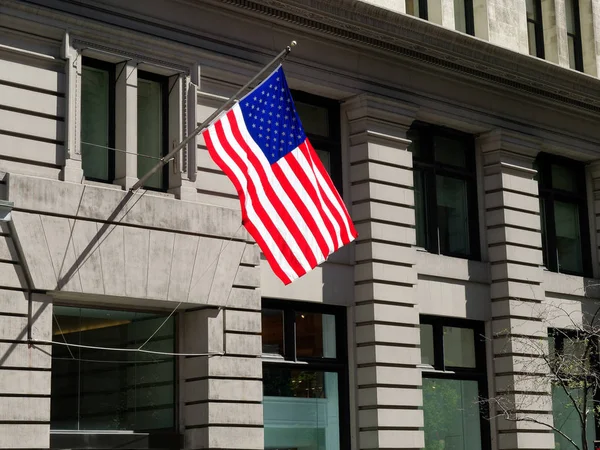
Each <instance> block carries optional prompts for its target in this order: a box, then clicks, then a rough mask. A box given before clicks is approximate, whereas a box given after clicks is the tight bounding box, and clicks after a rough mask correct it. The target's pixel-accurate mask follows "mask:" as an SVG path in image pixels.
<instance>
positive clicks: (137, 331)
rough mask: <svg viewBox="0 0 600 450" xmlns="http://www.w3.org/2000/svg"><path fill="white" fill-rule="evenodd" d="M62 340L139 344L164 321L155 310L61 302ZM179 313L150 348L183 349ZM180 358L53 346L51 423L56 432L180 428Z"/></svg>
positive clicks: (56, 334) (56, 330)
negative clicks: (177, 342)
mask: <svg viewBox="0 0 600 450" xmlns="http://www.w3.org/2000/svg"><path fill="white" fill-rule="evenodd" d="M54 314H55V316H56V320H55V321H54V322H53V327H52V339H53V341H56V342H68V343H71V344H79V345H89V346H97V347H109V348H137V347H139V346H140V345H141V344H142V343H144V342H145V341H146V339H148V338H149V337H150V336H151V335H152V333H154V331H155V330H156V329H157V328H158V327H159V325H160V324H161V323H162V322H163V321H164V317H163V316H157V315H155V314H147V313H138V312H127V311H111V310H100V309H87V308H71V307H61V306H55V307H54ZM174 334H175V326H174V319H173V318H171V319H169V320H168V321H167V323H166V324H165V325H164V326H163V327H162V328H161V329H160V330H159V332H158V333H157V334H156V335H155V336H154V337H153V338H152V340H151V341H150V342H148V343H147V344H146V345H145V347H144V348H146V349H148V350H155V351H161V352H174V351H175V340H174ZM174 376H175V362H174V359H173V358H172V357H163V356H160V357H159V356H157V355H152V354H143V353H125V352H114V351H106V350H93V349H87V348H75V347H65V346H61V345H53V346H52V390H51V391H52V398H51V422H50V425H51V428H52V429H55V430H111V431H116V430H157V429H172V428H173V426H174V417H175V408H174V401H175V377H174Z"/></svg>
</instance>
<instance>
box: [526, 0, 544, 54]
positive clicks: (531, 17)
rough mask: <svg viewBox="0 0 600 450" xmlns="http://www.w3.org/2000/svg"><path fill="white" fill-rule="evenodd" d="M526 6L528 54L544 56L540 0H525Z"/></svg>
mask: <svg viewBox="0 0 600 450" xmlns="http://www.w3.org/2000/svg"><path fill="white" fill-rule="evenodd" d="M525 5H526V8H527V38H528V40H529V54H530V55H531V56H537V57H538V58H544V26H543V24H542V1H541V0H526V2H525Z"/></svg>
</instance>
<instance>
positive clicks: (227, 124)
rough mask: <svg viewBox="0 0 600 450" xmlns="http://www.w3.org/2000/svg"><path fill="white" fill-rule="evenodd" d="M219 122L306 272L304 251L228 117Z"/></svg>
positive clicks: (265, 206)
mask: <svg viewBox="0 0 600 450" xmlns="http://www.w3.org/2000/svg"><path fill="white" fill-rule="evenodd" d="M236 108H237V109H239V104H238V105H236V106H234V108H233V109H234V110H235V109H236ZM221 123H222V124H223V131H224V132H225V137H226V138H227V142H228V143H229V145H230V146H231V148H232V149H233V151H235V152H236V153H237V155H238V157H239V158H240V159H241V160H242V161H243V162H244V164H246V167H247V168H248V176H249V177H250V178H251V179H252V182H253V184H254V187H255V189H256V195H257V196H258V201H259V202H260V204H261V205H262V206H263V208H264V209H265V212H266V213H267V214H268V215H269V218H270V219H271V220H272V221H273V225H275V227H276V228H277V230H278V231H279V232H280V233H281V236H282V237H283V239H284V240H285V242H286V244H288V245H289V246H290V249H291V250H292V254H293V255H294V257H295V258H296V260H297V261H298V263H299V264H300V265H301V266H302V268H303V269H304V270H305V271H306V272H308V271H309V270H311V269H312V267H311V265H310V264H309V262H308V260H307V259H306V257H305V256H304V252H303V251H302V250H301V249H300V247H299V246H298V242H297V241H296V239H295V238H294V236H292V233H291V232H290V230H289V229H288V227H287V226H286V224H285V222H284V221H283V220H282V218H281V216H280V215H279V213H278V212H277V210H276V209H275V207H274V206H273V204H272V203H271V200H270V199H269V197H268V196H267V194H266V192H265V190H264V188H263V184H262V182H261V180H260V177H259V176H258V173H257V171H256V168H255V167H254V165H253V164H252V163H251V162H250V160H249V159H248V155H247V154H246V151H245V150H244V149H243V148H242V147H241V146H240V144H239V143H238V141H237V140H236V138H235V136H234V135H233V132H232V131H231V123H230V122H229V117H228V116H227V115H225V116H223V118H222V119H221ZM238 129H239V127H238ZM249 139H250V140H247V141H246V142H247V143H250V142H253V141H252V138H251V137H249ZM267 229H268V227H267Z"/></svg>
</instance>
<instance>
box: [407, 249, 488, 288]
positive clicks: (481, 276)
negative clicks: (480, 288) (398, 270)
mask: <svg viewBox="0 0 600 450" xmlns="http://www.w3.org/2000/svg"><path fill="white" fill-rule="evenodd" d="M416 261H417V263H416V269H417V274H418V275H425V276H430V277H437V278H449V279H453V280H460V281H470V282H474V283H482V284H489V283H490V282H491V280H490V270H489V263H486V262H481V261H473V260H469V259H464V258H457V257H454V256H445V255H436V254H433V253H429V252H427V251H426V250H425V249H420V248H417V258H416Z"/></svg>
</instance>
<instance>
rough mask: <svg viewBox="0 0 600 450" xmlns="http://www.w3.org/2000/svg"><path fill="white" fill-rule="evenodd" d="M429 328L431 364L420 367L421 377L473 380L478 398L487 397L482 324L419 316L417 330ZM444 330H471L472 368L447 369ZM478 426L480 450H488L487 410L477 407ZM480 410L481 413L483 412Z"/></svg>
mask: <svg viewBox="0 0 600 450" xmlns="http://www.w3.org/2000/svg"><path fill="white" fill-rule="evenodd" d="M421 325H431V327H432V332H433V352H434V353H433V354H434V356H433V359H434V361H433V365H429V364H427V365H425V364H421V365H420V368H421V376H422V378H432V379H442V380H461V381H463V380H466V381H476V382H477V388H478V393H479V397H480V398H488V379H487V360H486V348H485V344H486V338H485V325H484V323H483V322H480V321H475V320H468V319H459V318H454V317H441V316H431V315H426V314H422V315H420V316H419V327H420V326H421ZM444 327H455V328H466V329H470V330H473V338H474V339H473V344H474V346H475V367H474V368H469V367H454V366H446V364H445V358H444ZM479 409H480V414H479V423H480V428H479V429H480V433H481V449H482V450H491V445H492V443H491V429H490V423H489V420H487V419H486V418H485V416H486V413H487V412H488V407H487V405H485V404H480V406H479ZM482 410H483V411H482Z"/></svg>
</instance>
